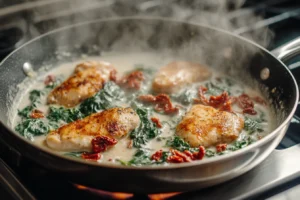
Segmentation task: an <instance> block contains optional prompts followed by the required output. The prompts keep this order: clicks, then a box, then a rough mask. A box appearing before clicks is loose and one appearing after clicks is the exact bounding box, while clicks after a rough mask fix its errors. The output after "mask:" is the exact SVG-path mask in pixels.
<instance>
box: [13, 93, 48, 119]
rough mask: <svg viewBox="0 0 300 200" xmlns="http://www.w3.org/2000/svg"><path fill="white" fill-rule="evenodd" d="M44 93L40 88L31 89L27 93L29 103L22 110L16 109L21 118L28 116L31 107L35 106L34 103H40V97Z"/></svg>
mask: <svg viewBox="0 0 300 200" xmlns="http://www.w3.org/2000/svg"><path fill="white" fill-rule="evenodd" d="M43 94H44V93H43V92H42V91H40V90H32V91H30V93H29V100H30V105H29V106H26V107H25V108H23V109H22V110H18V115H19V116H20V117H22V118H29V116H30V114H31V112H32V110H33V109H35V108H36V104H37V103H40V98H41V96H42V95H43Z"/></svg>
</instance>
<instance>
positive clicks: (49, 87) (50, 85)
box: [45, 78, 62, 91]
mask: <svg viewBox="0 0 300 200" xmlns="http://www.w3.org/2000/svg"><path fill="white" fill-rule="evenodd" d="M61 82H62V80H61V78H56V80H55V81H53V82H50V83H49V84H48V85H47V86H46V87H45V90H46V91H49V90H52V89H54V88H56V87H57V86H58V85H59V84H60V83H61Z"/></svg>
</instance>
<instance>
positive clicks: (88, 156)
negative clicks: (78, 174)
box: [81, 152, 101, 161]
mask: <svg viewBox="0 0 300 200" xmlns="http://www.w3.org/2000/svg"><path fill="white" fill-rule="evenodd" d="M81 157H82V158H83V159H85V160H93V161H97V160H99V159H100V158H101V154H100V153H87V152H84V153H82V154H81Z"/></svg>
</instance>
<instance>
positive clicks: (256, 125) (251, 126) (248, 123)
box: [244, 117, 264, 134]
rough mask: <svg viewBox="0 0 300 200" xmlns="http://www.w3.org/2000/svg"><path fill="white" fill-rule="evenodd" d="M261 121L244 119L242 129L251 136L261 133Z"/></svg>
mask: <svg viewBox="0 0 300 200" xmlns="http://www.w3.org/2000/svg"><path fill="white" fill-rule="evenodd" d="M261 123H262V120H261V119H253V118H250V117H245V122H244V129H245V130H246V131H247V132H248V133H249V134H253V133H255V132H262V131H264V130H263V129H262V125H261Z"/></svg>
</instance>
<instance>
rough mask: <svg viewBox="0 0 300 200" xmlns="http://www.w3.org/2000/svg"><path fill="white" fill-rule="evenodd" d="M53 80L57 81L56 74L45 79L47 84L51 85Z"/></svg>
mask: <svg viewBox="0 0 300 200" xmlns="http://www.w3.org/2000/svg"><path fill="white" fill-rule="evenodd" d="M53 82H55V76H54V75H48V76H47V77H46V78H45V80H44V84H45V85H49V84H50V83H53Z"/></svg>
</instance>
